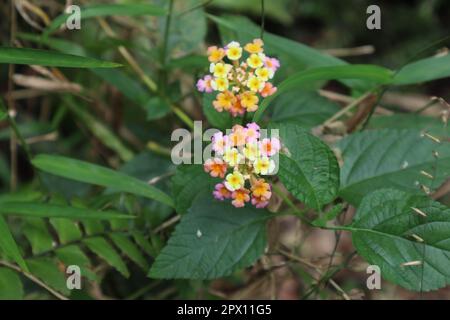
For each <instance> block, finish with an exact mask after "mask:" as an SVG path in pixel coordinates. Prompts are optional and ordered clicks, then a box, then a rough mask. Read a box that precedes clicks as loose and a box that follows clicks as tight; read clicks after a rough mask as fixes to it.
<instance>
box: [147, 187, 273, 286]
mask: <svg viewBox="0 0 450 320" xmlns="http://www.w3.org/2000/svg"><path fill="white" fill-rule="evenodd" d="M268 218H269V215H268V213H267V212H266V211H264V210H261V209H255V208H253V207H251V206H248V207H245V208H240V209H239V210H236V208H234V207H233V206H232V205H231V204H230V203H226V202H219V201H217V200H214V199H213V197H212V195H211V194H205V193H203V195H202V196H200V197H199V198H198V199H197V200H196V201H195V202H194V204H193V206H192V207H191V208H190V209H189V212H188V213H187V214H186V215H184V216H183V217H182V218H181V222H180V223H179V224H178V226H177V227H176V229H175V232H174V234H173V235H172V236H171V238H170V239H169V241H168V243H167V245H166V247H165V248H164V249H163V250H162V252H161V253H160V255H159V256H158V257H157V258H156V261H155V263H154V264H153V266H152V268H151V269H150V273H149V276H150V277H152V278H164V279H178V278H183V279H213V278H218V277H223V276H228V275H230V274H231V273H232V272H234V271H235V270H238V269H240V268H244V267H247V266H249V265H251V264H252V263H254V262H255V261H256V260H257V259H258V258H259V257H260V256H261V255H262V254H263V252H264V249H265V246H266V228H265V222H266V220H267V219H268Z"/></svg>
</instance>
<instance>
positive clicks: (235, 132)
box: [228, 125, 246, 147]
mask: <svg viewBox="0 0 450 320" xmlns="http://www.w3.org/2000/svg"><path fill="white" fill-rule="evenodd" d="M228 136H229V137H230V143H231V145H232V146H234V147H240V146H243V145H244V144H245V140H246V130H245V128H244V127H243V126H240V125H235V126H233V129H232V132H231V133H230V134H229V135H228Z"/></svg>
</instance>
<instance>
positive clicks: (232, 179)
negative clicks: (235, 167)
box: [225, 171, 245, 191]
mask: <svg viewBox="0 0 450 320" xmlns="http://www.w3.org/2000/svg"><path fill="white" fill-rule="evenodd" d="M244 183H245V180H244V176H243V175H242V174H241V173H240V172H238V171H234V172H233V173H229V174H227V177H226V179H225V187H226V188H227V189H228V190H230V191H235V190H239V189H241V188H242V187H244Z"/></svg>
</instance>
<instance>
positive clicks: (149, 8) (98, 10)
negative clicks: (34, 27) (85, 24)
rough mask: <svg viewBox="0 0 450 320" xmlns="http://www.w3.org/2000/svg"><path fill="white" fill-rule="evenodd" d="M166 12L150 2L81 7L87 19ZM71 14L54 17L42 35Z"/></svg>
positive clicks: (62, 22) (51, 30) (52, 29)
mask: <svg viewBox="0 0 450 320" xmlns="http://www.w3.org/2000/svg"><path fill="white" fill-rule="evenodd" d="M166 13H167V12H166V10H165V9H164V8H161V7H158V6H154V5H151V4H98V5H90V6H85V7H82V8H81V10H80V14H81V15H80V17H81V19H89V18H96V17H105V16H142V15H152V16H163V15H165V14H166ZM70 15H71V14H67V13H64V14H62V15H60V16H58V17H56V18H55V19H54V20H53V21H52V23H51V24H50V25H49V26H48V27H47V29H45V30H44V36H46V35H48V34H50V33H52V32H54V31H56V30H58V29H59V27H60V26H61V25H62V24H64V23H65V22H66V20H67V18H69V16H70Z"/></svg>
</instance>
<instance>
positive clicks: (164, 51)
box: [161, 0, 174, 67]
mask: <svg viewBox="0 0 450 320" xmlns="http://www.w3.org/2000/svg"><path fill="white" fill-rule="evenodd" d="M173 2H174V0H170V2H169V13H168V15H167V19H166V26H165V29H164V41H163V45H162V50H161V64H162V66H163V67H165V66H166V62H167V59H166V55H167V47H168V42H169V31H170V23H171V21H172V13H173Z"/></svg>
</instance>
